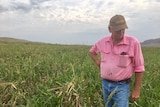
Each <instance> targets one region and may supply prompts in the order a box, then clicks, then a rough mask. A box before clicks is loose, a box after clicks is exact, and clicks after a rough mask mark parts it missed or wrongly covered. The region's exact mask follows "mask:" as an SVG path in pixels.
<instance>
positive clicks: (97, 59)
mask: <svg viewBox="0 0 160 107" xmlns="http://www.w3.org/2000/svg"><path fill="white" fill-rule="evenodd" d="M90 56H91V58H92V60H93V61H94V62H95V63H96V65H97V66H98V67H100V59H99V58H98V56H97V54H95V53H91V52H90Z"/></svg>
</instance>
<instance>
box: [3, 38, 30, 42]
mask: <svg viewBox="0 0 160 107" xmlns="http://www.w3.org/2000/svg"><path fill="white" fill-rule="evenodd" d="M0 42H9V43H12V42H15V43H17V42H18V43H26V42H30V41H27V40H23V39H15V38H10V37H0Z"/></svg>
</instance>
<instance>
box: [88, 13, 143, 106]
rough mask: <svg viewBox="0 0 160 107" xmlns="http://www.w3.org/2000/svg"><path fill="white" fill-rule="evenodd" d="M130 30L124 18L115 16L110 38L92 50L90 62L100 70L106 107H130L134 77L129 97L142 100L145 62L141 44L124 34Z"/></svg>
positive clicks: (110, 29) (99, 42) (102, 40)
mask: <svg viewBox="0 0 160 107" xmlns="http://www.w3.org/2000/svg"><path fill="white" fill-rule="evenodd" d="M127 28H128V26H127V24H126V21H125V18H124V16H122V15H115V16H113V17H112V18H111V19H110V22H109V26H108V29H109V32H110V33H111V36H106V37H104V38H102V39H100V40H99V41H98V42H97V43H96V44H95V45H93V46H92V47H91V49H90V56H91V58H92V59H93V61H94V62H95V63H96V65H97V66H98V67H100V71H101V78H102V90H103V97H104V102H105V105H106V107H112V105H116V107H128V106H129V103H128V102H129V96H130V80H131V77H132V75H133V73H135V81H134V87H133V89H132V92H131V96H130V97H131V99H132V101H136V100H137V99H138V98H139V96H140V88H141V82H142V77H143V71H144V70H145V68H144V59H143V54H142V50H141V46H140V43H139V41H138V40H137V39H136V38H135V37H132V36H128V35H126V34H125V29H127ZM98 54H100V56H101V57H100V58H99V57H98Z"/></svg>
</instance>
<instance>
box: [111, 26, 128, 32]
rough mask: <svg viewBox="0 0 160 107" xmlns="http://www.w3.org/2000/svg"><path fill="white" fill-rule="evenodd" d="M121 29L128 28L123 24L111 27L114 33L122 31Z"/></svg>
mask: <svg viewBox="0 0 160 107" xmlns="http://www.w3.org/2000/svg"><path fill="white" fill-rule="evenodd" d="M122 29H128V26H127V25H126V24H123V25H119V26H115V27H113V30H114V31H119V30H122Z"/></svg>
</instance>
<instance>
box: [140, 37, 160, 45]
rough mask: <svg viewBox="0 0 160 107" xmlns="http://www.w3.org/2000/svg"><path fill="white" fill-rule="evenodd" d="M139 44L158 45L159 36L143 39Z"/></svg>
mask: <svg viewBox="0 0 160 107" xmlns="http://www.w3.org/2000/svg"><path fill="white" fill-rule="evenodd" d="M141 44H142V46H151V47H152V46H154V47H160V38H157V39H149V40H145V41H144V42H142V43H141Z"/></svg>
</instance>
